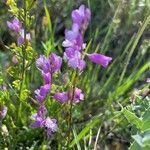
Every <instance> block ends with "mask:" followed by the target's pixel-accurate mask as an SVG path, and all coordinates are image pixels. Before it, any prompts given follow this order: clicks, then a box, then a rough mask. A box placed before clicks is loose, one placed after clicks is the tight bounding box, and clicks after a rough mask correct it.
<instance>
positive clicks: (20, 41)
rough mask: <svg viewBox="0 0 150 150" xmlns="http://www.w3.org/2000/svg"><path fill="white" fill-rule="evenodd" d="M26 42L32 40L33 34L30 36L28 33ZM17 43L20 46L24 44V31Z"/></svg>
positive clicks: (21, 32)
mask: <svg viewBox="0 0 150 150" xmlns="http://www.w3.org/2000/svg"><path fill="white" fill-rule="evenodd" d="M26 40H28V41H30V40H31V34H30V33H27V34H26ZM17 43H18V45H22V44H24V29H22V30H21V31H20V35H19V37H18V39H17Z"/></svg>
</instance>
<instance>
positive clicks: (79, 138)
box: [69, 115, 101, 147]
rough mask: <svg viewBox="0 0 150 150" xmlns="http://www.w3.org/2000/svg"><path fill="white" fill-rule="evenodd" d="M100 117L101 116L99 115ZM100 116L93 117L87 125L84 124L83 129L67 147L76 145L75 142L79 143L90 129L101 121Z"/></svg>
mask: <svg viewBox="0 0 150 150" xmlns="http://www.w3.org/2000/svg"><path fill="white" fill-rule="evenodd" d="M100 116H101V115H100ZM100 116H97V117H95V118H94V119H92V120H91V121H90V122H89V123H87V124H86V126H85V128H84V129H82V131H81V132H80V133H79V134H78V135H77V136H76V139H73V140H72V142H71V143H70V145H69V147H73V146H74V145H75V144H76V141H80V140H81V139H82V138H83V137H84V136H85V135H86V134H87V133H88V132H89V130H90V129H91V128H93V127H94V126H95V125H96V124H97V123H99V122H100V121H101V119H100V118H99V117H100Z"/></svg>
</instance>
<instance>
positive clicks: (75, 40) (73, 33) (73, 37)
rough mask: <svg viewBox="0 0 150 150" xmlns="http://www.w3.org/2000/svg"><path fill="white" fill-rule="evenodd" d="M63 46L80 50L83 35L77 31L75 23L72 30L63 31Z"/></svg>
mask: <svg viewBox="0 0 150 150" xmlns="http://www.w3.org/2000/svg"><path fill="white" fill-rule="evenodd" d="M62 45H63V47H66V48H67V47H70V48H73V49H74V50H77V51H80V50H81V49H82V45H83V37H82V35H81V33H80V32H79V31H78V26H77V24H74V25H73V27H72V30H66V31H65V41H63V43H62Z"/></svg>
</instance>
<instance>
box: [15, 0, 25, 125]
mask: <svg viewBox="0 0 150 150" xmlns="http://www.w3.org/2000/svg"><path fill="white" fill-rule="evenodd" d="M26 17H27V9H26V0H24V37H23V38H24V44H23V45H22V56H23V57H22V75H21V79H22V80H21V83H20V90H19V99H20V101H19V106H18V116H17V117H18V118H17V119H18V122H19V115H20V109H21V93H22V89H23V85H24V82H25V75H26V64H25V60H26V47H27V45H26Z"/></svg>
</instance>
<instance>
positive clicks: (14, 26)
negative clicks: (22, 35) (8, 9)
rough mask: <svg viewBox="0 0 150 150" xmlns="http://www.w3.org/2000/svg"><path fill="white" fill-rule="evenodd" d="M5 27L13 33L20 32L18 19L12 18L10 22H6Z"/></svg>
mask: <svg viewBox="0 0 150 150" xmlns="http://www.w3.org/2000/svg"><path fill="white" fill-rule="evenodd" d="M7 26H8V27H9V29H11V30H12V31H14V32H17V33H19V32H20V31H21V27H22V25H21V22H20V21H19V19H18V18H13V19H12V20H11V21H7Z"/></svg>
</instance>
